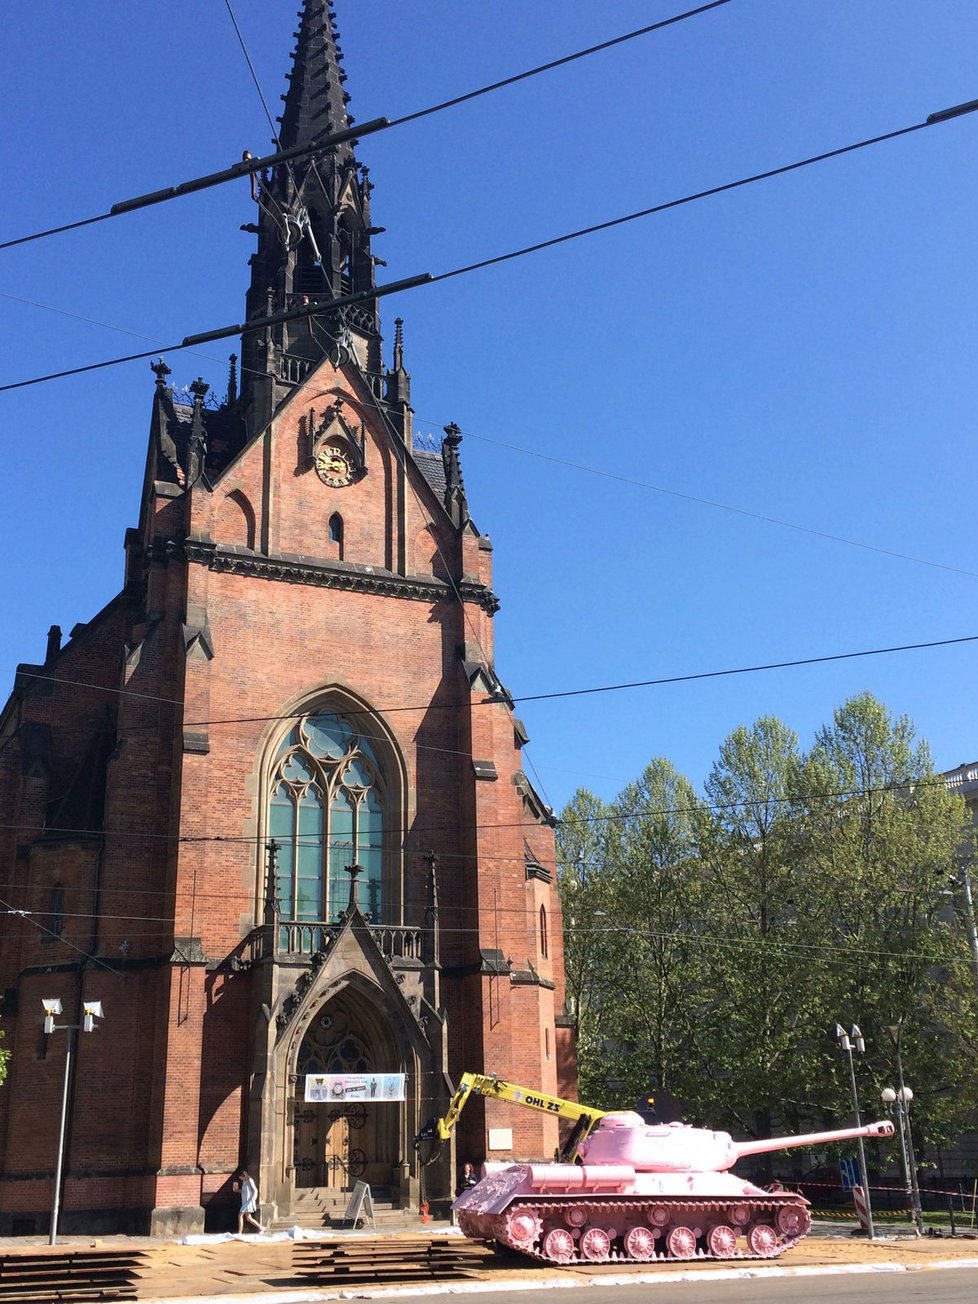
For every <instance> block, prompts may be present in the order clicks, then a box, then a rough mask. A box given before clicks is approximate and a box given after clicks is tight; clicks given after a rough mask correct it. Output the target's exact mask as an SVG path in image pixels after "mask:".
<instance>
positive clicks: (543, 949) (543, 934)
mask: <svg viewBox="0 0 978 1304" xmlns="http://www.w3.org/2000/svg"><path fill="white" fill-rule="evenodd" d="M540 954H541V955H542V956H543V958H544V960H546V959H547V957H548V956H549V955H550V943H549V940H548V938H547V907H546V906H541V907H540Z"/></svg>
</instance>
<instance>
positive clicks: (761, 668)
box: [19, 634, 978, 729]
mask: <svg viewBox="0 0 978 1304" xmlns="http://www.w3.org/2000/svg"><path fill="white" fill-rule="evenodd" d="M976 642H978V634H964V635H961V636H960V637H957V638H942V639H931V640H928V641H927V642H923V643H901V644H895V645H893V646H891V647H877V648H864V649H861V650H860V651H858V652H832V653H826V654H824V655H822V656H813V657H798V658H795V659H794V660H790V661H769V662H765V663H760V664H757V665H750V666H736V667H730V668H728V669H725V670H700V671H695V672H692V673H689V674H685V675H665V676H662V677H661V678H659V679H636V680H630V681H628V682H625V683H620V684H600V685H596V686H594V687H590V688H565V689H559V690H556V691H554V692H550V693H522V694H512V693H500V694H495V695H494V694H490V695H489V696H488V697H484V698H481V699H480V700H478V701H476V702H473V703H472V705H473V706H495V705H499V704H500V703H517V702H544V701H553V700H555V699H558V698H566V697H586V696H590V695H594V694H597V693H618V692H623V691H625V690H628V689H635V688H657V687H661V686H663V685H666V684H687V683H694V682H696V681H698V680H703V679H722V678H729V677H731V676H733V675H752V674H760V673H762V672H765V671H769V670H790V669H796V668H798V667H801V666H815V665H825V664H829V663H831V662H833V661H851V660H855V659H856V658H859V657H876V656H886V655H889V654H891V653H897V652H919V651H922V650H926V649H930V648H938V647H953V646H955V645H957V644H962V643H976ZM19 678H21V679H37V680H44V681H48V682H51V683H55V684H63V685H65V686H67V687H71V688H90V689H93V690H94V691H97V692H108V693H114V694H117V695H119V696H127V695H128V694H129V691H130V690H129V689H125V688H106V687H104V686H103V685H102V684H92V683H85V682H84V681H82V680H75V679H61V678H59V677H58V676H57V675H45V674H42V673H41V672H40V671H26V670H24V671H21V672H20V674H19ZM134 696H137V697H140V698H143V697H147V698H148V699H149V700H150V701H159V702H161V703H163V704H164V705H169V706H174V705H176V706H179V705H182V703H180V702H179V701H178V700H177V699H175V698H169V697H160V698H156V697H155V696H154V695H153V694H144V693H138V694H134ZM445 709H446V710H455V709H457V708H456V707H454V706H452V705H448V706H446V707H445ZM429 710H431V703H430V702H422V703H418V704H415V705H411V706H378V707H376V708H367V707H361V708H358V709H352V710H349V711H344V712H343V713H342V714H344V715H347V716H350V717H354V716H358V715H392V714H394V713H395V712H401V711H429ZM306 715H308V710H303V711H290V712H286V713H284V714H280V715H250V716H249V715H246V716H231V717H229V718H226V719H223V720H221V719H215V720H185V721H184V723H183V728H185V729H190V728H204V727H205V726H206V727H208V728H210V727H214V726H217V725H231V724H258V723H265V722H272V721H276V720H282V721H285V720H297V719H302V718H304V717H305V716H306ZM147 727H149V726H147Z"/></svg>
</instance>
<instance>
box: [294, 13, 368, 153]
mask: <svg viewBox="0 0 978 1304" xmlns="http://www.w3.org/2000/svg"><path fill="white" fill-rule="evenodd" d="M299 20H300V22H299V30H298V31H297V32H295V33H294V35H295V38H296V41H297V44H296V47H295V50H294V51H293V53H292V71H291V73H289V74H288V81H289V89H288V91H287V93H286V94H285V95H283V96H282V99H283V101H284V102H285V109H284V111H283V113H282V116H281V117H280V118H279V123H280V124H281V130H280V131H279V144H280V147H281V148H282V149H292V148H294V147H295V146H297V145H311V144H313V143H314V142H315V141H316V140H317V139H318V138H319V137H320V136H325V135H328V134H330V133H331V132H337V131H345V130H346V128H347V127H349V126H351V125H352V123H353V118H352V116H351V115H349V114H348V113H347V111H346V106H347V103H348V102H349V99H350V97H349V95H347V93H346V91H345V90H344V89H343V83H344V82H345V81H346V73H345V72H344V71H343V68H342V66H341V63H340V59H341V51H340V47H339V42H338V40H337V36H336V26H335V14H334V11H333V7H332V5H331V4H329V3H328V2H327V0H307V3H306V4H305V6H304V7H303V8H302V9H301V10H300V11H299ZM336 155H337V157H338V158H352V156H353V149H352V146H351V145H350V144H349V142H347V143H346V144H345V145H338V146H337V147H336ZM293 168H294V170H295V172H296V175H297V176H298V175H299V173H300V172H305V171H307V170H308V168H309V163H308V161H307V160H305V159H301V160H299V161H298V163H297V164H293Z"/></svg>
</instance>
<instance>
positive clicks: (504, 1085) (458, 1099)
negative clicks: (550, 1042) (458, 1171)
mask: <svg viewBox="0 0 978 1304" xmlns="http://www.w3.org/2000/svg"><path fill="white" fill-rule="evenodd" d="M473 1096H484V1097H485V1098H486V1099H491V1100H508V1101H510V1102H511V1103H512V1104H514V1105H522V1106H523V1107H524V1108H526V1109H536V1110H539V1111H540V1112H541V1113H544V1114H552V1115H554V1117H556V1118H564V1119H568V1120H571V1121H572V1122H573V1123H574V1127H573V1129H572V1130H571V1133H570V1136H569V1137H568V1139H567V1141H566V1142H565V1143H564V1145H563V1146H561V1148H560V1150H559V1151H558V1153H557V1159H558V1160H559V1161H560V1162H561V1163H573V1161H574V1158H575V1156H576V1155H577V1150H578V1147H579V1146H580V1145H581V1143H582V1141H584V1139H585V1137H587V1136H589V1135H590V1134H591V1132H593V1131H594V1128H595V1127H596V1126H597V1123H598V1120H599V1119H602V1118H604V1116H605V1114H606V1113H607V1112H608V1111H607V1110H603V1109H594V1108H593V1107H592V1106H590V1105H582V1104H581V1103H580V1102H579V1101H577V1100H564V1099H562V1097H560V1096H548V1095H547V1093H546V1092H545V1091H538V1090H537V1089H536V1088H535V1087H521V1086H518V1085H517V1084H516V1083H515V1082H505V1081H503V1079H502V1078H498V1077H496V1075H495V1074H494V1073H463V1074H462V1076H461V1078H460V1079H459V1083H458V1088H457V1090H456V1092H455V1094H454V1095H453V1096H452V1099H451V1101H450V1102H449V1105H448V1109H447V1110H446V1111H445V1113H444V1114H443V1116H442V1117H441V1118H439V1119H435V1120H434V1122H433V1123H429V1124H428V1126H427V1127H426V1128H425V1129H424V1131H422V1132H421V1133H420V1134H419V1137H418V1140H435V1139H436V1138H437V1139H438V1140H439V1141H447V1140H448V1139H449V1137H450V1136H451V1135H452V1133H453V1132H454V1130H455V1125H456V1123H457V1122H458V1120H459V1116H460V1115H461V1113H462V1110H463V1109H464V1108H465V1106H466V1105H467V1104H468V1102H469V1101H470V1100H471V1099H472V1097H473Z"/></svg>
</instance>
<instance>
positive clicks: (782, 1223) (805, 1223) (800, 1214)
mask: <svg viewBox="0 0 978 1304" xmlns="http://www.w3.org/2000/svg"><path fill="white" fill-rule="evenodd" d="M777 1222H778V1231H780V1232H783V1233H784V1234H785V1236H804V1235H805V1233H806V1232H807V1231H808V1229H809V1228H810V1227H811V1225H812V1220H811V1216H810V1214H809V1212H808V1210H807V1209H805V1208H799V1206H798V1205H797V1204H786V1205H785V1206H784V1208H783V1209H779V1210H778V1218H777Z"/></svg>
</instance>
